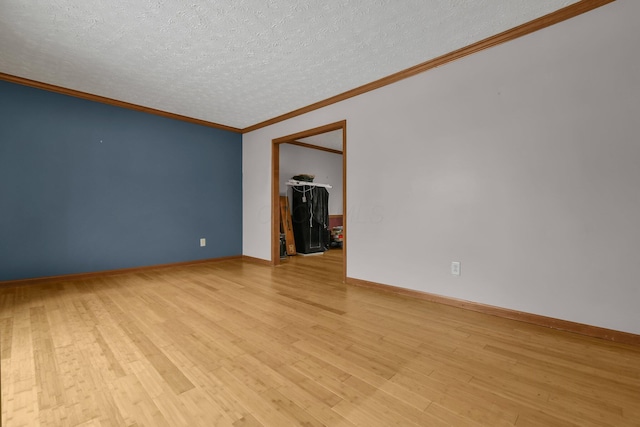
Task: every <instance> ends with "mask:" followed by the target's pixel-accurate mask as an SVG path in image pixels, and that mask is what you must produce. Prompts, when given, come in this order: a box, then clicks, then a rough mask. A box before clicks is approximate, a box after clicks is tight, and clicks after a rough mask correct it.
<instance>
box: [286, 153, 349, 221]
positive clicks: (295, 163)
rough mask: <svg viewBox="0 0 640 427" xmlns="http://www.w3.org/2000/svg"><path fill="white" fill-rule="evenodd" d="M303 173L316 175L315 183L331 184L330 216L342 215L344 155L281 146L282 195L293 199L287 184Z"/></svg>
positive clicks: (329, 190)
mask: <svg viewBox="0 0 640 427" xmlns="http://www.w3.org/2000/svg"><path fill="white" fill-rule="evenodd" d="M301 173H305V174H310V175H315V179H314V182H318V183H322V184H329V185H331V187H332V188H329V189H327V191H328V192H329V215H342V155H341V154H336V153H330V152H327V151H320V150H316V149H313V148H305V147H300V146H298V145H291V144H280V194H281V195H285V194H286V195H288V196H289V198H290V199H291V187H287V185H286V184H285V183H286V182H287V181H288V180H290V179H291V177H293V176H295V175H299V174H301Z"/></svg>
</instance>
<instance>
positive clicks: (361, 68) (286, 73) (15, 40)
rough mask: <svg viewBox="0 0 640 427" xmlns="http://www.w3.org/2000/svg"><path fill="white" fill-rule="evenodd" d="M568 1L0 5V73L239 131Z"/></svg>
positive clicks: (101, 0) (72, 0) (144, 0)
mask: <svg viewBox="0 0 640 427" xmlns="http://www.w3.org/2000/svg"><path fill="white" fill-rule="evenodd" d="M575 2H576V0H545V1H540V0H310V1H292V0H290V1H285V0H233V1H232V0H227V1H215V2H214V1H205V0H189V1H183V0H140V1H125V0H29V1H25V0H0V72H3V73H7V74H12V75H15V76H19V77H24V78H28V79H32V80H37V81H40V82H44V83H49V84H53V85H57V86H63V87H66V88H69V89H74V90H78V91H82V92H88V93H91V94H95V95H100V96H105V97H108V98H114V99H117V100H121V101H126V102H130V103H133V104H138V105H142V106H145V107H150V108H155V109H158V110H163V111H167V112H171V113H176V114H181V115H185V116H188V117H193V118H197V119H202V120H206V121H211V122H215V123H219V124H224V125H227V126H233V127H237V128H244V127H248V126H250V125H254V124H256V123H259V122H262V121H264V120H267V119H270V118H273V117H276V116H278V115H281V114H284V113H288V112H290V111H293V110H295V109H298V108H300V107H304V106H307V105H310V104H312V103H314V102H317V101H321V100H323V99H326V98H329V97H331V96H334V95H337V94H340V93H342V92H345V91H347V90H350V89H353V88H355V87H358V86H361V85H363V84H366V83H369V82H371V81H375V80H377V79H380V78H382V77H385V76H387V75H390V74H393V73H395V72H398V71H401V70H403V69H406V68H409V67H411V66H414V65H417V64H419V63H422V62H425V61H427V60H429V59H432V58H435V57H437V56H440V55H442V54H445V53H448V52H451V51H453V50H455V49H458V48H460V47H463V46H467V45H469V44H471V43H474V42H476V41H479V40H482V39H484V38H486V37H489V36H492V35H495V34H497V33H499V32H502V31H504V30H507V29H510V28H512V27H515V26H517V25H519V24H522V23H524V22H527V21H530V20H532V19H535V18H537V17H539V16H542V15H545V14H547V13H550V12H552V11H554V10H557V9H559V8H561V7H564V6H567V5H569V4H571V3H575Z"/></svg>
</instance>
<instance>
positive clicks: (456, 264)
mask: <svg viewBox="0 0 640 427" xmlns="http://www.w3.org/2000/svg"><path fill="white" fill-rule="evenodd" d="M451 274H453V275H454V276H459V275H460V261H452V262H451Z"/></svg>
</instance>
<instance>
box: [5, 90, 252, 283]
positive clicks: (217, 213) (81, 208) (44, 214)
mask: <svg viewBox="0 0 640 427" xmlns="http://www.w3.org/2000/svg"><path fill="white" fill-rule="evenodd" d="M201 237H205V238H206V239H207V246H206V247H200V245H199V242H200V238H201ZM241 254H242V136H241V135H240V134H237V133H234V132H229V131H224V130H219V129H214V128H209V127H205V126H200V125H196V124H191V123H186V122H182V121H178V120H173V119H168V118H164V117H159V116H155V115H150V114H146V113H142V112H138V111H132V110H127V109H123V108H119V107H114V106H110V105H105V104H100V103H96V102H92V101H86V100H82V99H77V98H73V97H69V96H65V95H60V94H56V93H52V92H47V91H43V90H39V89H34V88H30V87H26V86H21V85H17V84H13V83H8V82H3V81H0V281H3V280H15V279H23V278H33V277H42V276H53V275H63V274H73V273H83V272H93V271H102V270H113V269H121V268H129V267H138V266H146V265H155V264H164V263H174V262H181V261H191V260H198V259H207V258H218V257H224V256H232V255H241Z"/></svg>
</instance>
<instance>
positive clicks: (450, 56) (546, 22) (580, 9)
mask: <svg viewBox="0 0 640 427" xmlns="http://www.w3.org/2000/svg"><path fill="white" fill-rule="evenodd" d="M614 1H615V0H581V1H579V2H577V3H574V4H571V5H569V6H566V7H564V8H562V9H558V10H556V11H555V12H551V13H549V14H547V15H544V16H541V17H540V18H537V19H534V20H533V21H529V22H526V23H524V24H522V25H519V26H517V27H514V28H511V29H510V30H507V31H504V32H502V33H500V34H496V35H495V36H491V37H488V38H486V39H484V40H480V41H479V42H476V43H473V44H470V45H468V46H465V47H463V48H461V49H458V50H454V51H453V52H449V53H447V54H444V55H442V56H439V57H437V58H434V59H431V60H429V61H426V62H423V63H422V64H418V65H416V66H413V67H411V68H407V69H406V70H402V71H399V72H397V73H395V74H391V75H389V76H387V77H383V78H381V79H379V80H376V81H373V82H371V83H367V84H365V85H362V86H360V87H357V88H355V89H351V90H349V91H346V92H343V93H341V94H338V95H335V96H332V97H331V98H327V99H325V100H322V101H318V102H316V103H314V104H311V105H308V106H306V107H302V108H299V109H297V110H294V111H291V112H289V113H286V114H282V115H280V116H277V117H274V118H272V119H269V120H265V121H263V122H260V123H257V124H255V125H252V126H249V127H246V128H244V129H242V133H248V132H252V131H254V130H258V129H261V128H264V127H267V126H271V125H273V124H276V123H279V122H282V121H285V120H288V119H291V118H293V117H297V116H300V115H302V114H306V113H309V112H311V111H315V110H318V109H320V108H323V107H326V106H329V105H331V104H335V103H337V102H340V101H344V100H346V99H349V98H353V97H354V96H358V95H362V94H363V93H367V92H371V91H372V90H376V89H379V88H381V87H384V86H387V85H390V84H392V83H396V82H398V81H400V80H404V79H406V78H409V77H412V76H415V75H416V74H420V73H424V72H425V71H428V70H431V69H432V68H436V67H440V66H442V65H444V64H447V63H449V62H453V61H456V60H458V59H461V58H464V57H465V56H468V55H471V54H474V53H477V52H481V51H483V50H485V49H489V48H490V47H493V46H497V45H499V44H502V43H506V42H508V41H511V40H514V39H517V38H519V37H522V36H525V35H527V34H531V33H533V32H535V31H538V30H541V29H543V28H546V27H549V26H551V25H555V24H557V23H560V22H562V21H566V20H567V19H570V18H573V17H576V16H578V15H581V14H583V13H586V12H589V11H591V10H593V9H597V8H599V7H601V6H604V5H606V4H608V3H612V2H614Z"/></svg>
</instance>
